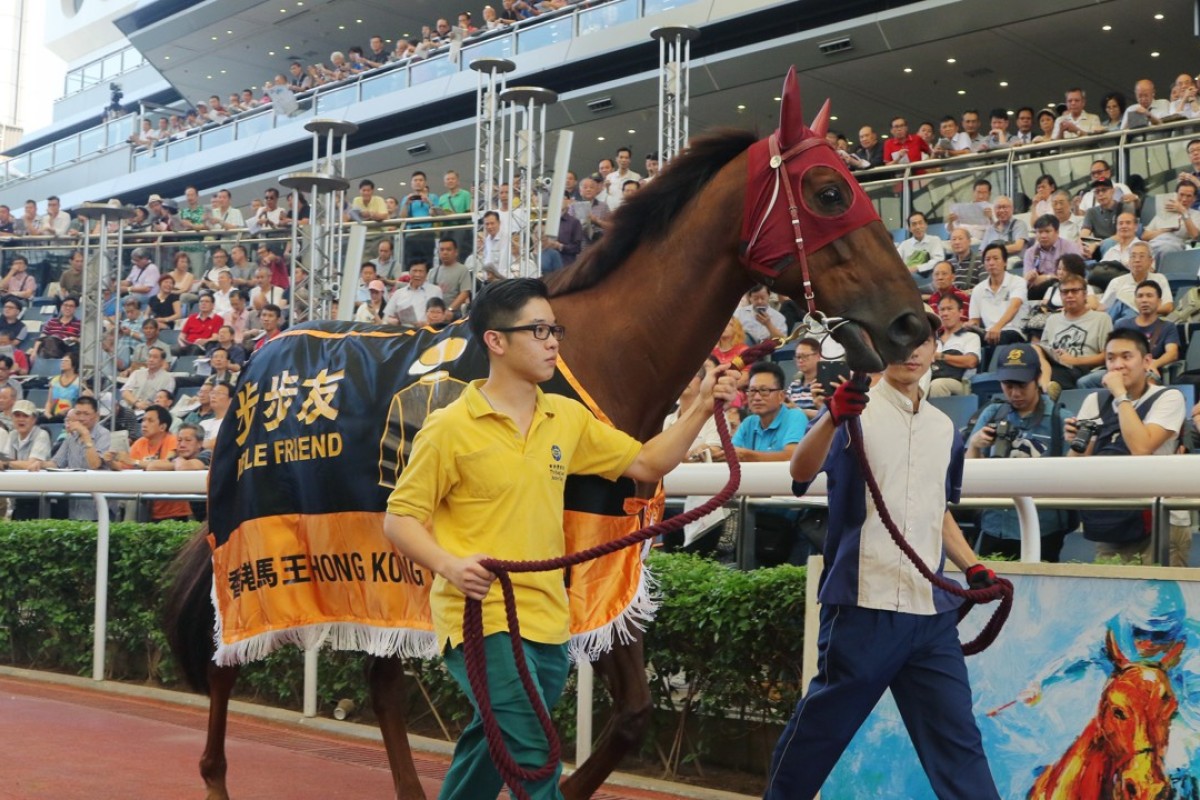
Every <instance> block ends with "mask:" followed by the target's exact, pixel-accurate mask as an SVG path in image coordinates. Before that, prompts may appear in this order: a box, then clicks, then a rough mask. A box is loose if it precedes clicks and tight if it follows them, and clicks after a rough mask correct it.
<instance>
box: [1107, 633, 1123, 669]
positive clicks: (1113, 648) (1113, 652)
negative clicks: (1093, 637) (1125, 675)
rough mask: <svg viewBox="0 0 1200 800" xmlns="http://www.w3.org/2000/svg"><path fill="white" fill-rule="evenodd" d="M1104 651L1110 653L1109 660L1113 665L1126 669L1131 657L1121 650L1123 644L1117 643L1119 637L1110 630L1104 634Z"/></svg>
mask: <svg viewBox="0 0 1200 800" xmlns="http://www.w3.org/2000/svg"><path fill="white" fill-rule="evenodd" d="M1104 651H1105V652H1106V653H1107V654H1108V660H1109V661H1111V662H1112V663H1113V666H1114V667H1116V668H1117V669H1118V670H1122V669H1125V668H1126V667H1128V666H1129V659H1128V658H1126V657H1125V654H1124V653H1122V652H1121V646H1120V645H1119V644H1117V637H1116V636H1115V635H1114V634H1113V632H1112V631H1111V630H1110V631H1108V633H1106V634H1105V635H1104Z"/></svg>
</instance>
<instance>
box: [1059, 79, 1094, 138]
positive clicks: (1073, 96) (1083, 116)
mask: <svg viewBox="0 0 1200 800" xmlns="http://www.w3.org/2000/svg"><path fill="white" fill-rule="evenodd" d="M1066 101H1067V110H1066V111H1065V112H1064V113H1063V115H1062V116H1061V117H1059V118H1058V119H1057V120H1055V121H1054V130H1053V132H1052V133H1051V134H1050V138H1051V139H1074V138H1076V137H1079V136H1088V135H1090V134H1093V133H1103V132H1104V126H1103V125H1101V124H1100V118H1099V117H1097V116H1096V115H1095V114H1092V113H1091V112H1088V111H1085V110H1084V104H1085V103H1086V101H1087V94H1086V93H1085V92H1084V91H1083V89H1079V88H1072V89H1067V93H1066Z"/></svg>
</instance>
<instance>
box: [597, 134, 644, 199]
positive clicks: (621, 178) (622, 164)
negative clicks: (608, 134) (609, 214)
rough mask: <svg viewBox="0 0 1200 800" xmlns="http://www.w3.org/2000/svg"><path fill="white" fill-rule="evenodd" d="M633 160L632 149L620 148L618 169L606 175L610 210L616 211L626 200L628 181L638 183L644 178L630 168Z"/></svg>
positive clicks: (605, 180)
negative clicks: (625, 190)
mask: <svg viewBox="0 0 1200 800" xmlns="http://www.w3.org/2000/svg"><path fill="white" fill-rule="evenodd" d="M632 161H633V151H632V150H630V149H629V148H628V147H620V148H618V149H617V166H616V169H614V170H613V171H612V172H610V173H608V174H607V175H605V176H604V186H605V194H606V198H607V203H608V208H609V210H610V211H616V210H617V207H618V206H620V205H621V203H622V202H623V201H624V199H625V192H624V190H623V187H624V186H625V184H626V183H627V182H629V181H634V182H635V183H638V182H640V181H641V180H642V176H641V175H638V174H637V173H636V172H634V171H633V170H632V169H630V168H629V165H630V163H631V162H632Z"/></svg>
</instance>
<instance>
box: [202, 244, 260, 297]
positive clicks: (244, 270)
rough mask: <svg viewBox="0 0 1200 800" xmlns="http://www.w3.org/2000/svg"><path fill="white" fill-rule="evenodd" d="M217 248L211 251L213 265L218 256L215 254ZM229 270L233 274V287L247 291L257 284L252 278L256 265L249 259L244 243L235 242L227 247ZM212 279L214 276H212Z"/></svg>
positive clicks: (215, 264) (256, 268) (215, 263)
mask: <svg viewBox="0 0 1200 800" xmlns="http://www.w3.org/2000/svg"><path fill="white" fill-rule="evenodd" d="M217 252H218V251H217V250H214V251H213V266H214V267H216V266H217V262H218V259H220V256H218V255H217ZM221 260H222V261H223V259H221ZM229 260H230V264H229V271H230V273H231V274H232V276H233V288H235V289H241V290H243V291H245V292H249V291H250V289H252V288H253V287H254V286H256V285H257V284H256V283H255V280H254V273H255V272H256V271H257V270H258V265H257V264H255V263H254V262H253V261H251V260H250V254H249V253H248V252H247V250H246V247H245V245H240V244H235V245H234V246H233V247H231V248H229ZM212 277H213V278H214V279H215V278H216V276H215V275H214V276H212Z"/></svg>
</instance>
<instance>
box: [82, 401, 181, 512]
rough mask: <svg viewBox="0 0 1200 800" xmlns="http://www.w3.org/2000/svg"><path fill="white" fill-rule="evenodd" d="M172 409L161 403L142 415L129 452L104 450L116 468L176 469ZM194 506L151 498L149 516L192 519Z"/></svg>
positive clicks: (106, 456)
mask: <svg viewBox="0 0 1200 800" xmlns="http://www.w3.org/2000/svg"><path fill="white" fill-rule="evenodd" d="M170 427H171V412H169V411H168V410H167V409H165V408H163V407H162V406H157V405H152V406H150V407H149V408H147V409H146V413H145V414H144V415H143V416H142V436H141V438H139V439H138V440H137V441H135V442H134V443H133V444H132V445H131V446H130V448H129V452H128V453H114V452H111V451H110V452H108V453H105V457H104V460H105V461H106V462H108V464H109V465H110V466H111V467H112V468H113V469H142V470H155V469H174V460H175V457H176V449H177V448H178V443H177V441H176V439H175V435H174V434H172V433H171V430H170ZM191 517H192V509H191V506H190V505H188V503H187V501H185V500H153V501H151V502H150V519H151V521H153V522H163V521H166V520H178V521H180V522H182V521H186V520H189V519H191Z"/></svg>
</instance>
